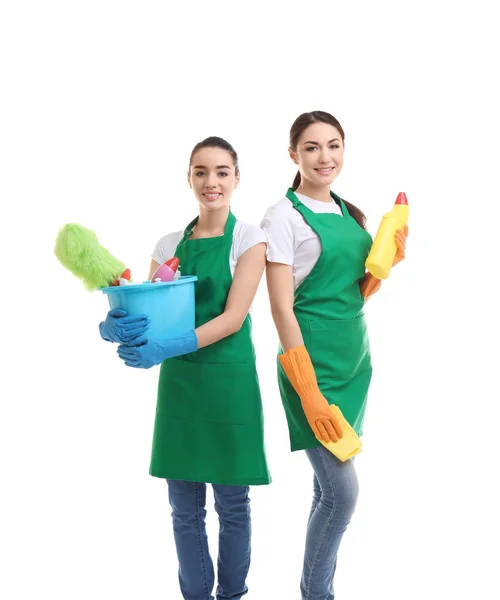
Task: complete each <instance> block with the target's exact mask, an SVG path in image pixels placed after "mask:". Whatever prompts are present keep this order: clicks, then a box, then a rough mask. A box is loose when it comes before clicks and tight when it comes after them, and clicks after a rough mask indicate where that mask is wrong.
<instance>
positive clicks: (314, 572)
mask: <svg viewBox="0 0 500 600" xmlns="http://www.w3.org/2000/svg"><path fill="white" fill-rule="evenodd" d="M306 454H307V458H308V459H309V462H310V463H311V465H312V467H313V469H314V480H313V486H314V492H313V503H312V508H311V512H310V514H309V521H308V525H307V534H306V549H305V555H304V567H303V571H302V579H301V583H300V589H301V592H302V600H333V598H334V595H333V576H334V574H335V568H336V566H337V552H338V549H339V546H340V541H341V539H342V535H343V534H344V531H345V530H346V529H347V525H348V524H349V521H350V520H351V517H352V515H353V513H354V508H355V506H356V500H357V498H358V478H357V476H356V471H355V470H354V464H353V460H352V459H350V460H347V461H346V462H341V461H340V460H339V459H338V458H336V457H335V456H334V455H333V454H332V453H331V452H329V451H328V450H327V449H326V448H324V447H323V446H320V447H319V448H311V449H309V450H306Z"/></svg>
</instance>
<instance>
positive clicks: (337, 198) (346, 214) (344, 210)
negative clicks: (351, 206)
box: [330, 190, 351, 217]
mask: <svg viewBox="0 0 500 600" xmlns="http://www.w3.org/2000/svg"><path fill="white" fill-rule="evenodd" d="M330 196H331V197H332V198H333V201H334V202H335V203H336V204H338V206H340V208H341V210H342V214H343V215H344V217H350V216H351V215H350V214H349V211H348V210H347V207H346V205H345V204H344V201H343V200H342V198H341V197H340V196H337V194H334V193H333V192H332V191H331V190H330Z"/></svg>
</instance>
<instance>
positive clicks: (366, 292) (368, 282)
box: [359, 271, 382, 300]
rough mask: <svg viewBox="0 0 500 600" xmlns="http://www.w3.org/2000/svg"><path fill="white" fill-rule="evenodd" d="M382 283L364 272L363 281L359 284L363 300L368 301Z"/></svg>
mask: <svg viewBox="0 0 500 600" xmlns="http://www.w3.org/2000/svg"><path fill="white" fill-rule="evenodd" d="M381 285H382V281H381V280H380V279H377V278H376V277H374V276H373V275H372V274H371V273H370V272H368V271H367V272H366V273H365V276H364V277H363V280H362V281H361V283H360V284H359V289H360V290H361V295H362V296H363V298H364V299H365V300H368V298H370V296H372V295H373V294H374V293H375V292H378V291H379V289H380V286H381Z"/></svg>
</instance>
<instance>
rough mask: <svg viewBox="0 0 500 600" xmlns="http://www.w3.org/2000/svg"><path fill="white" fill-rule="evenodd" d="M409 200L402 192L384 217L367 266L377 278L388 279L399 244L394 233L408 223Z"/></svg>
mask: <svg viewBox="0 0 500 600" xmlns="http://www.w3.org/2000/svg"><path fill="white" fill-rule="evenodd" d="M408 212H409V207H408V200H407V199H406V194H405V193H404V192H400V193H399V194H398V197H397V198H396V202H395V204H394V206H393V208H392V210H391V212H388V213H386V214H385V215H384V216H383V217H382V222H381V223H380V227H379V228H378V231H377V235H376V236H375V241H374V242H373V245H372V247H371V250H370V254H368V258H367V259H366V263H365V267H366V268H367V269H368V271H370V273H371V274H372V275H373V276H374V277H376V278H377V279H387V278H388V277H389V273H390V272H391V267H392V263H393V261H394V257H395V256H396V252H397V246H396V242H395V241H394V235H395V234H396V231H397V230H398V229H402V228H403V227H404V226H405V225H406V224H407V223H408Z"/></svg>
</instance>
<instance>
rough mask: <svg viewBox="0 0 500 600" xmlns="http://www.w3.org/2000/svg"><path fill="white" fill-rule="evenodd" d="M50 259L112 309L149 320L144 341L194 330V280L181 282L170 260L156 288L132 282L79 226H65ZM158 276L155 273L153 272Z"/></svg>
mask: <svg viewBox="0 0 500 600" xmlns="http://www.w3.org/2000/svg"><path fill="white" fill-rule="evenodd" d="M54 254H55V255H56V256H57V258H58V259H59V261H60V262H61V264H62V265H63V266H65V267H66V268H67V269H69V270H70V271H71V272H72V273H73V274H74V275H75V276H76V277H78V278H79V279H81V280H82V282H83V284H84V285H85V287H86V288H87V289H88V290H90V291H93V290H96V289H101V291H102V292H103V293H104V294H106V295H107V297H108V301H109V306H110V308H111V309H113V308H120V309H122V310H124V311H125V312H126V313H127V314H128V315H131V316H136V315H144V314H145V315H147V316H148V317H149V319H150V325H149V329H148V338H150V339H153V340H156V339H158V340H160V339H165V338H166V337H175V336H178V335H182V334H184V333H186V332H187V331H190V330H192V329H194V326H195V296H194V282H195V281H196V280H197V279H198V278H197V277H190V276H184V277H179V276H178V274H180V273H179V269H178V266H179V261H178V259H177V258H174V259H170V260H169V261H167V262H166V263H165V264H164V265H161V266H160V268H161V267H165V266H168V271H167V270H165V272H166V273H167V274H166V277H167V279H168V278H169V277H170V276H171V274H172V273H173V277H172V279H171V280H168V281H163V279H162V277H164V276H165V275H164V274H162V275H161V276H160V277H158V278H157V279H161V281H157V282H155V283H154V285H153V284H152V283H151V282H150V281H145V282H134V281H132V279H131V274H130V270H129V269H127V268H126V267H125V264H124V263H123V262H121V261H120V260H118V259H117V258H115V257H114V256H113V255H112V254H111V253H110V252H108V250H106V248H104V247H103V246H101V244H100V243H99V241H98V239H97V236H96V234H95V233H94V232H93V231H91V230H90V229H87V228H86V227H83V226H81V225H78V224H77V223H68V224H66V225H64V226H63V227H62V228H61V229H60V231H59V233H58V235H57V239H56V244H55V248H54ZM157 271H158V270H157Z"/></svg>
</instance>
